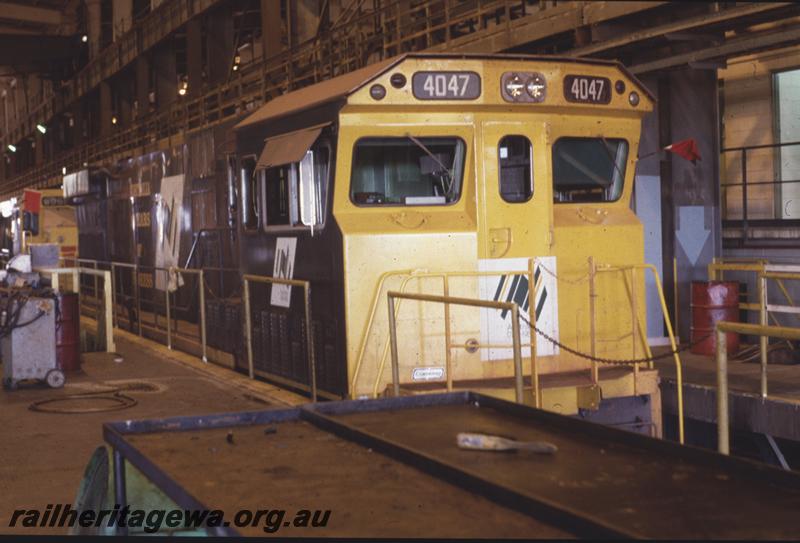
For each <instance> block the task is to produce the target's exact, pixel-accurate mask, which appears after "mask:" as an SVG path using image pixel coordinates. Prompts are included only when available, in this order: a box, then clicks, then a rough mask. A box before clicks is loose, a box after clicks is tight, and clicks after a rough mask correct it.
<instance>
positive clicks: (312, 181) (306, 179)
mask: <svg viewBox="0 0 800 543" xmlns="http://www.w3.org/2000/svg"><path fill="white" fill-rule="evenodd" d="M330 154H331V153H330V146H329V145H328V143H327V142H325V141H320V142H318V143H316V144H314V145H313V146H312V147H311V148H310V149H309V150H308V151H306V153H305V155H304V156H303V158H302V159H301V160H300V161H299V162H292V163H289V164H284V165H282V166H276V167H273V168H267V169H266V170H263V175H264V210H265V213H264V215H265V216H264V221H263V223H264V227H265V228H269V227H272V226H283V227H286V226H307V227H310V228H311V229H312V232H313V231H314V229H315V228H317V227H320V226H322V225H323V223H324V222H325V201H326V198H327V194H328V171H329V168H330Z"/></svg>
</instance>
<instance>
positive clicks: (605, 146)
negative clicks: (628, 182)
mask: <svg viewBox="0 0 800 543" xmlns="http://www.w3.org/2000/svg"><path fill="white" fill-rule="evenodd" d="M599 138H600V141H601V142H603V148H604V149H605V151H606V154H607V155H608V159H609V160H610V161H611V164H613V165H614V169H615V170H617V174H619V178H620V179H621V180H622V181H623V182H624V181H625V176H624V175H622V172H621V171H620V169H619V166H617V160H616V159H615V158H614V156H613V155H612V152H611V145H609V143H608V141H606V138H605V137H603V136H599Z"/></svg>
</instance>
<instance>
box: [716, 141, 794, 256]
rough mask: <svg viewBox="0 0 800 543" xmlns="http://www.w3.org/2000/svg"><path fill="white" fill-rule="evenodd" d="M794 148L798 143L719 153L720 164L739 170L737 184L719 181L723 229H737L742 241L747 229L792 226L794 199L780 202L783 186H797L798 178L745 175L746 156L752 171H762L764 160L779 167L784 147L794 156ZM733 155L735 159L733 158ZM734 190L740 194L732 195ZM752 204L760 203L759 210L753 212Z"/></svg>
mask: <svg viewBox="0 0 800 543" xmlns="http://www.w3.org/2000/svg"><path fill="white" fill-rule="evenodd" d="M797 146H800V141H791V142H783V143H771V144H764V145H750V146H745V147H728V148H725V149H722V150H721V153H722V158H723V163H725V162H727V163H728V168H727V169H729V170H733V171H736V170H739V172H738V173H739V178H740V182H738V183H736V182H732V181H730V180H728V179H725V180H723V182H722V190H723V220H724V221H725V225H726V226H733V227H738V228H741V229H742V239H743V240H744V241H745V242H747V241H748V240H750V239H751V235H750V230H751V228H752V227H753V226H754V225H756V226H758V225H762V226H766V227H770V228H772V227H780V226H785V225H793V226H796V225H797V223H798V219H800V206H797V207H795V206H796V205H797V204H795V202H796V201H797V200H796V198H790V199H785V200H784V199H783V193H784V192H785V191H784V189H785V187H791V186H792V185H795V186H796V185H800V179H787V180H783V179H780V180H777V181H776V180H768V181H767V180H763V179H759V180H753V179H751V177H750V175H749V172H748V157H750V158H751V162H752V158H753V157H755V162H756V168H757V169H758V171H762V170H763V165H762V164H763V163H764V162H765V161H768V162H770V163H772V162H774V163H775V164H780V163H781V160H780V155H781V154H782V153H784V152H785V150H786V149H787V148H791V149H789V152H792V153H793V154H794V155H795V156H796V154H797V152H798V147H797ZM737 154H738V157H739V159H738V160H736V158H735V157H736V155H737ZM728 157H731V158H728ZM723 165H724V164H723ZM796 190H797V189H796V187H795V188H794V189H793V190H792V192H796ZM737 191H738V192H739V193H740V194H738V195H737V194H735V193H736V192H737ZM755 192H759V193H761V194H759V196H760V197H758V198H752V196H753V194H754V193H755ZM765 193H766V194H765ZM753 202H758V203H760V204H761V209H757V210H753V209H752V208H753ZM776 210H777V212H776ZM776 215H777V216H776Z"/></svg>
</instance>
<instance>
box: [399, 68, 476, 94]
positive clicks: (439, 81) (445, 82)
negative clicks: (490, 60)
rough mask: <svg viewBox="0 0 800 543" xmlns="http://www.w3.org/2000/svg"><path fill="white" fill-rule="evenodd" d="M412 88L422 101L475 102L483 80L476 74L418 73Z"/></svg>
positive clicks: (412, 79) (413, 79)
mask: <svg viewBox="0 0 800 543" xmlns="http://www.w3.org/2000/svg"><path fill="white" fill-rule="evenodd" d="M411 88H412V90H413V92H414V98H418V99H420V100H475V99H476V98H478V97H479V96H480V95H481V78H480V76H479V75H478V74H476V73H475V72H416V73H415V74H414V76H413V77H412V78H411Z"/></svg>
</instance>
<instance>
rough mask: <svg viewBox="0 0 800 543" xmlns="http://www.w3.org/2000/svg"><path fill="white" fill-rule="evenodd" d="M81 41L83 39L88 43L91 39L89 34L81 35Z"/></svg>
mask: <svg viewBox="0 0 800 543" xmlns="http://www.w3.org/2000/svg"><path fill="white" fill-rule="evenodd" d="M81 41H82V42H83V43H86V42H87V41H89V36H87V35H86V34H84V35H83V36H81Z"/></svg>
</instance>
